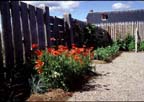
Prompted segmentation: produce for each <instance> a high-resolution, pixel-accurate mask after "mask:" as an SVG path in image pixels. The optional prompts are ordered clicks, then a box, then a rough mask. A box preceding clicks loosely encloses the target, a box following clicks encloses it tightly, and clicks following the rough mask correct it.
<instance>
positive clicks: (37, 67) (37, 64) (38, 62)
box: [35, 60, 44, 74]
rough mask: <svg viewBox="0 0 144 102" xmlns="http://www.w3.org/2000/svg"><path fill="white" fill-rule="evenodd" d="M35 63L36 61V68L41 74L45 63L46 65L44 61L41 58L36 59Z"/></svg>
mask: <svg viewBox="0 0 144 102" xmlns="http://www.w3.org/2000/svg"><path fill="white" fill-rule="evenodd" d="M35 63H36V65H35V69H36V70H37V72H38V73H39V74H41V73H42V67H43V65H44V62H42V61H41V60H36V61H35Z"/></svg>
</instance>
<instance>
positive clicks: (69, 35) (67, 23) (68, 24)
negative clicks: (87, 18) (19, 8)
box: [64, 13, 74, 48]
mask: <svg viewBox="0 0 144 102" xmlns="http://www.w3.org/2000/svg"><path fill="white" fill-rule="evenodd" d="M72 25H73V23H72V17H71V14H68V13H66V14H64V27H65V32H66V41H67V45H68V47H69V48H71V44H73V43H74V39H73V26H72Z"/></svg>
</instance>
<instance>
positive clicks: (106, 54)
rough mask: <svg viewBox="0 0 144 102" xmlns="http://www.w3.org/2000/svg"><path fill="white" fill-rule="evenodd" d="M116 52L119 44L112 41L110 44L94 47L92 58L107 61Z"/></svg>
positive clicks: (115, 54) (117, 52)
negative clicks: (103, 46)
mask: <svg viewBox="0 0 144 102" xmlns="http://www.w3.org/2000/svg"><path fill="white" fill-rule="evenodd" d="M118 54H119V46H118V45H117V44H116V43H114V44H113V45H112V46H108V47H105V48H98V49H96V50H95V51H94V59H96V60H103V61H106V62H109V61H111V60H112V59H113V58H114V57H115V56H117V55H118Z"/></svg>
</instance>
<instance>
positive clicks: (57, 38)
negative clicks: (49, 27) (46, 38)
mask: <svg viewBox="0 0 144 102" xmlns="http://www.w3.org/2000/svg"><path fill="white" fill-rule="evenodd" d="M53 27H54V31H53V33H54V37H55V39H56V41H55V45H56V46H58V44H59V32H58V19H57V17H56V16H55V18H54V26H53Z"/></svg>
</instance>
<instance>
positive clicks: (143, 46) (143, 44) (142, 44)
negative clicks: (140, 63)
mask: <svg viewBox="0 0 144 102" xmlns="http://www.w3.org/2000/svg"><path fill="white" fill-rule="evenodd" d="M139 50H140V51H144V41H142V42H140V46H139Z"/></svg>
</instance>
